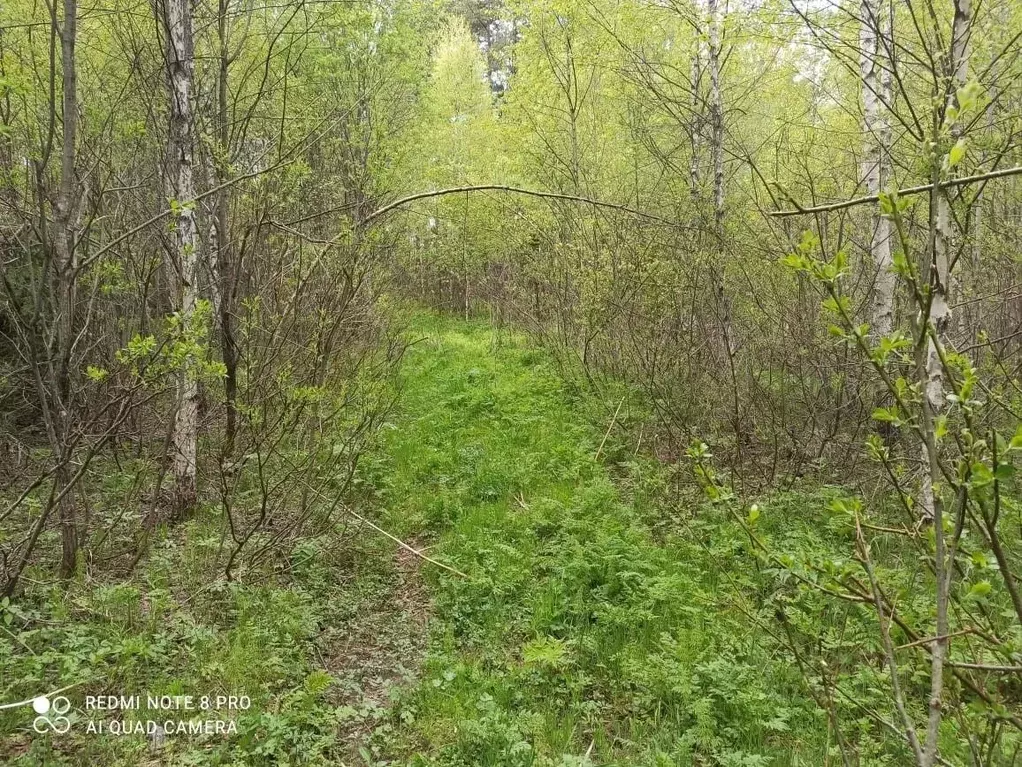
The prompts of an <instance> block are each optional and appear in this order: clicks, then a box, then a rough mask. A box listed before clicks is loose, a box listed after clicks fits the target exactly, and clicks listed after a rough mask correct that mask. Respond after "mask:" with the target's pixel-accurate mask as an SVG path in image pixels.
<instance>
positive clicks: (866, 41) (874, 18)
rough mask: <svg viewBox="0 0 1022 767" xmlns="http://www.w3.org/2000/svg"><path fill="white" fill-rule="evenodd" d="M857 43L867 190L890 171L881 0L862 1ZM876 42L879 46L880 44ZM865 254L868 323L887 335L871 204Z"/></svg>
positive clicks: (886, 226)
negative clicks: (869, 276) (869, 282)
mask: <svg viewBox="0 0 1022 767" xmlns="http://www.w3.org/2000/svg"><path fill="white" fill-rule="evenodd" d="M861 13H862V28H861V32H860V36H859V41H860V47H861V49H862V50H861V61H860V67H861V73H862V101H863V121H864V126H863V127H864V128H865V134H866V144H865V147H864V148H863V155H862V178H863V181H864V183H865V186H866V193H867V194H879V193H880V192H881V191H882V190H883V185H884V181H885V176H886V174H887V173H888V172H889V171H890V162H889V156H890V125H889V122H888V119H887V113H886V110H887V108H888V107H889V105H890V101H891V80H890V77H891V75H890V70H889V69H888V68H881V66H880V63H879V60H878V56H879V54H880V52H881V49H883V50H884V51H890V50H891V47H890V36H891V29H890V18H891V17H890V13H889V12H885V10H884V8H883V3H882V2H881V0H863V2H862V10H861ZM881 40H883V41H884V45H883V46H881V45H880V42H881ZM869 210H870V211H871V217H872V220H871V222H870V224H871V226H870V229H871V234H870V247H869V250H870V255H871V256H872V267H873V269H874V280H873V307H872V318H871V321H872V325H873V335H874V338H880V337H881V336H886V335H888V334H889V333H890V332H891V330H892V329H893V327H894V287H895V274H894V272H892V271H891V264H892V260H891V222H890V221H889V220H888V219H887V218H885V217H884V216H882V215H881V214H880V211H879V209H878V208H876V207H872V206H871V207H870V208H869Z"/></svg>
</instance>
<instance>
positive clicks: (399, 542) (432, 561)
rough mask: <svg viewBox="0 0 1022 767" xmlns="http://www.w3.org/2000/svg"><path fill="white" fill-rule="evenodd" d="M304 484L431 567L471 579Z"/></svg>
mask: <svg viewBox="0 0 1022 767" xmlns="http://www.w3.org/2000/svg"><path fill="white" fill-rule="evenodd" d="M302 484H303V485H305V487H306V488H308V489H309V491H310V492H312V493H314V494H315V495H318V496H319V497H320V498H322V499H323V500H324V501H330V502H331V503H334V502H337V503H338V505H339V506H340V507H341V508H342V509H343V510H344V512H345V513H346V514H350V515H351V516H353V517H354V518H355V519H357V520H358V521H359V522H364V523H365V524H367V525H369V527H371V528H373V530H375V531H376V532H378V533H380V534H381V535H385V536H386V537H387V538H390V540H392V541H394V543H396V544H397V545H398V546H400V547H401V548H403V549H405V550H406V551H410V552H411V553H412V554H414V555H415V556H417V557H419V558H420V559H423V560H425V561H426V562H429V563H430V564H431V565H436V566H437V567H442V568H443V569H444V570H448V571H449V572H452V573H454V574H455V575H460V576H461V577H462V578H468V577H469V576H468V575H466V574H465V573H463V572H461V570H457V569H455V568H453V567H451V566H450V565H445V564H444V563H443V562H438V561H437V560H435V559H432V558H430V557H428V556H426V555H425V554H423V553H422V552H421V551H419V550H418V549H416V548H413V547H412V546H409V545H408V544H407V543H405V542H404V541H402V540H401V539H400V538H398V537H397V536H396V535H391V534H390V533H388V532H387V531H386V530H384V529H383V528H382V527H379V526H378V525H374V524H373V523H372V522H370V521H369V520H368V519H366V518H365V517H363V516H362V515H361V514H357V513H356V512H354V511H352V510H351V509H349V508H348V507H347V506H346V505H345V504H344V503H342V502H339V501H335V500H333V499H331V498H328V497H327V496H325V495H323V493H321V492H319V491H318V490H317V489H316V488H314V487H313V486H312V485H310V484H309V483H308V482H305V481H302Z"/></svg>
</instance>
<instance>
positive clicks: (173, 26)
mask: <svg viewBox="0 0 1022 767" xmlns="http://www.w3.org/2000/svg"><path fill="white" fill-rule="evenodd" d="M162 9H163V19H162V21H163V27H164V32H165V35H166V37H165V44H166V55H167V88H168V95H169V98H170V129H169V134H168V142H167V143H168V146H167V172H166V185H167V194H168V196H169V197H170V198H171V199H172V200H175V201H177V203H178V208H177V212H176V219H175V222H174V223H175V226H174V232H173V234H172V238H173V240H172V257H173V258H174V260H175V262H176V263H175V264H174V266H175V267H176V269H177V275H178V280H179V294H178V301H179V304H178V314H179V317H180V321H181V327H182V330H184V331H187V330H188V329H189V328H190V327H191V326H192V324H193V322H194V315H195V304H196V279H195V277H196V264H197V263H198V260H199V250H200V243H199V237H198V226H197V223H196V219H195V209H194V204H193V203H191V202H189V201H191V200H193V199H194V198H195V187H194V181H193V162H194V130H195V124H194V123H195V121H194V116H193V114H192V85H193V76H194V75H193V72H194V61H193V44H194V43H193V40H192V9H191V4H190V2H189V0H163V3H162ZM193 366H194V360H192V359H188V360H186V361H185V363H184V365H183V367H182V370H181V371H179V373H178V381H177V407H176V411H175V414H174V426H173V432H172V440H171V441H172V445H173V475H174V497H173V506H174V513H175V515H176V516H178V517H180V516H183V515H184V514H186V513H187V512H188V511H189V510H190V509H191V508H192V507H193V506H194V505H195V500H196V442H197V436H198V402H199V385H198V381H197V380H196V377H195V373H194V370H193V369H192V368H193Z"/></svg>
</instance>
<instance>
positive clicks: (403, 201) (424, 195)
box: [362, 184, 690, 229]
mask: <svg viewBox="0 0 1022 767" xmlns="http://www.w3.org/2000/svg"><path fill="white" fill-rule="evenodd" d="M487 191H489V192H507V193H509V194H523V195H526V196H528V197H541V198H544V199H550V200H568V201H569V202H583V203H587V204H589V205H593V206H595V207H598V208H610V209H612V210H619V211H621V212H623V213H630V214H631V215H633V216H639V217H640V218H646V219H649V220H651V221H656V222H658V223H661V224H666V225H668V226H673V227H678V228H681V229H688V228H690V227H687V226H685V225H684V224H679V223H678V222H676V221H668V220H667V219H666V218H660V217H659V216H654V215H653V214H652V213H645V212H643V211H641V210H636V209H635V208H629V207H628V206H627V205H619V204H618V203H615V202H604V201H602V200H594V199H593V198H591V197H579V196H578V195H574V194H561V193H559V192H541V191H539V190H536V189H523V188H522V187H518V186H508V185H506V184H477V185H474V186H455V187H450V188H449V189H437V190H435V191H432V192H418V193H416V194H410V195H408V196H407V197H402V198H400V199H398V200H394V201H393V202H390V203H387V204H386V205H384V206H383V207H382V208H379V209H377V210H375V211H373V212H372V213H370V214H369V215H368V216H366V218H365V219H364V220H363V222H362V223H364V224H367V223H369V222H370V221H372V220H373V219H376V218H379V217H380V216H383V215H385V214H387V213H390V212H391V211H392V210H395V209H396V208H400V207H402V206H404V205H407V204H408V203H410V202H416V201H417V200H426V199H429V198H431V197H444V196H446V195H449V194H460V193H462V192H487Z"/></svg>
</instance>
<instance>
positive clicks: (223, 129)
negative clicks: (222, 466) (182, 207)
mask: <svg viewBox="0 0 1022 767" xmlns="http://www.w3.org/2000/svg"><path fill="white" fill-rule="evenodd" d="M228 6H229V0H220V1H219V4H218V12H217V38H218V43H219V46H220V62H219V64H220V70H219V74H218V77H217V120H216V128H217V135H216V145H217V154H218V157H217V162H216V181H217V184H218V185H222V184H224V183H225V182H226V181H227V169H228V167H229V165H230V162H229V153H230V127H229V126H230V123H229V112H228V110H229V107H230V105H229V104H228V102H227V78H228V74H229V68H230V57H229V53H228V49H227V10H228ZM230 195H231V192H230V189H227V188H225V189H222V190H221V191H220V192H219V193H218V194H217V198H216V214H215V222H214V226H215V228H216V235H217V238H216V242H217V247H216V254H215V260H213V259H212V258H211V264H212V265H214V266H213V269H212V272H213V274H212V280H211V282H212V284H213V289H214V290H215V291H216V295H217V298H218V300H217V302H216V306H214V313H213V316H214V321H216V322H219V325H220V348H221V356H222V359H223V362H224V371H225V376H224V400H225V403H226V407H227V422H226V425H225V428H224V442H225V447H224V451H225V453H230V452H231V450H233V448H234V436H235V432H236V430H237V405H236V400H237V395H238V349H237V342H236V340H235V338H234V298H235V295H236V293H237V284H236V280H237V274H236V273H235V270H234V258H233V251H232V248H231V230H230V224H231V222H230V210H231V198H230ZM212 256H213V254H211V257H212Z"/></svg>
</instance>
